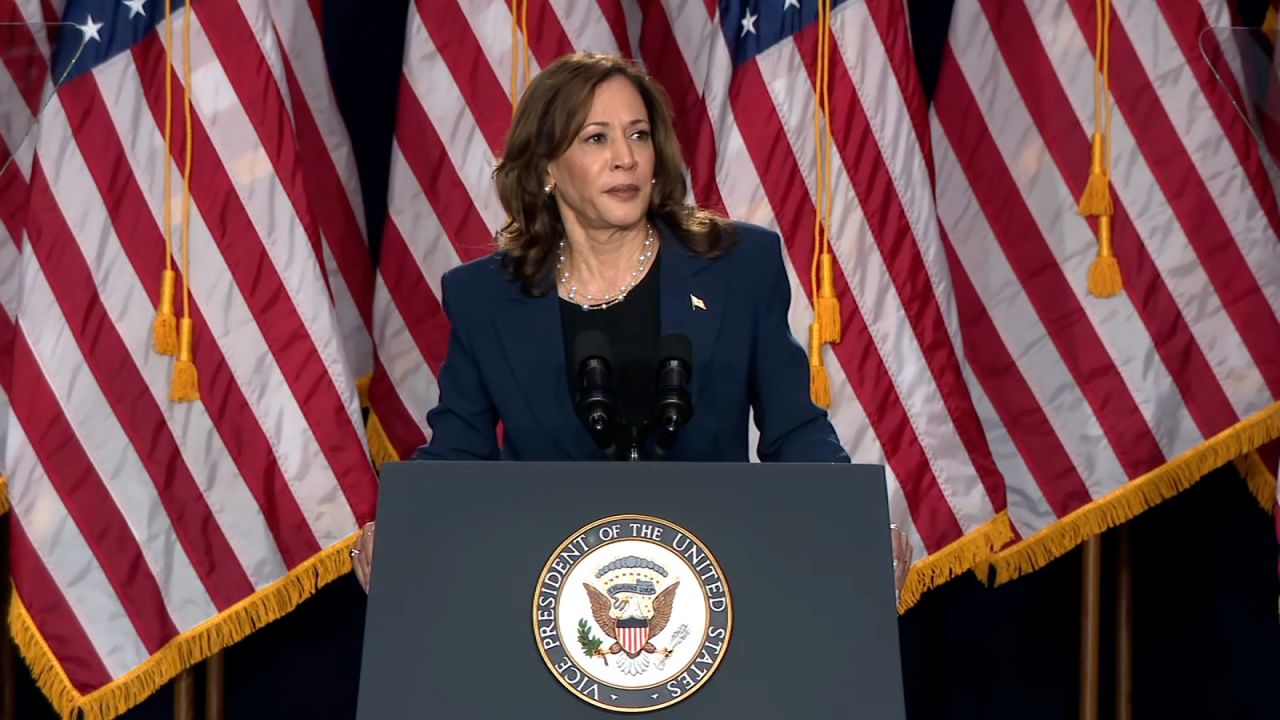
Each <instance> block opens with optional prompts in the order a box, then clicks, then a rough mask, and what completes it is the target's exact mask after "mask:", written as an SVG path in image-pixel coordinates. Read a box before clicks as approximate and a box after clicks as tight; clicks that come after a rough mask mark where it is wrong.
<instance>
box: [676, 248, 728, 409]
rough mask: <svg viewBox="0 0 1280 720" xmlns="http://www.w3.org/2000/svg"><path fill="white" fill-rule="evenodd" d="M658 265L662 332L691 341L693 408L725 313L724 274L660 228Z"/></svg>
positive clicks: (703, 384) (702, 385)
mask: <svg viewBox="0 0 1280 720" xmlns="http://www.w3.org/2000/svg"><path fill="white" fill-rule="evenodd" d="M662 253H663V256H662V265H661V275H662V277H661V278H660V280H661V292H662V303H661V304H662V332H663V334H666V333H683V334H685V335H687V336H688V337H689V340H690V341H692V343H693V359H694V367H693V389H692V392H693V396H694V407H695V408H696V407H697V406H698V402H697V399H698V395H699V391H700V389H701V388H702V387H704V386H705V384H706V383H705V379H706V374H707V372H709V371H710V364H709V361H710V359H711V357H712V356H713V355H714V349H715V343H716V335H717V334H718V332H719V330H720V318H721V317H722V316H723V313H724V304H725V298H726V294H725V284H724V283H725V279H724V278H723V277H722V275H723V273H712V272H706V270H707V269H708V268H710V267H711V265H712V261H711V260H708V259H707V258H705V257H703V256H701V255H698V254H697V253H695V252H693V251H692V250H690V249H689V248H687V247H685V245H684V243H682V242H680V241H679V240H676V239H675V238H674V237H672V236H671V235H670V233H668V232H667V231H666V228H663V238H662Z"/></svg>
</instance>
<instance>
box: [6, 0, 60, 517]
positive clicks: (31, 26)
mask: <svg viewBox="0 0 1280 720" xmlns="http://www.w3.org/2000/svg"><path fill="white" fill-rule="evenodd" d="M62 4H63V2H62V0H52V2H41V0H0V493H3V491H4V483H3V480H4V464H3V460H2V458H3V456H4V445H5V425H6V422H5V419H6V418H7V417H8V415H9V378H10V374H11V371H10V363H11V358H12V357H13V327H14V316H15V314H16V313H17V308H18V288H19V279H20V274H19V267H18V253H19V252H20V251H21V248H22V228H23V225H24V224H25V222H26V196H27V181H28V179H29V177H30V175H31V150H32V147H33V145H32V143H30V142H27V139H28V137H29V135H30V133H31V130H32V128H33V127H34V126H35V118H36V115H37V114H38V113H39V110H40V104H41V101H42V100H43V99H44V97H45V96H46V94H47V92H48V89H47V88H48V85H49V56H50V51H51V48H52V46H53V41H54V37H55V36H56V29H57V24H56V22H57V20H58V17H59V13H60V12H61V8H62ZM7 503H8V499H7V494H5V496H4V497H0V508H7V507H8V504H7Z"/></svg>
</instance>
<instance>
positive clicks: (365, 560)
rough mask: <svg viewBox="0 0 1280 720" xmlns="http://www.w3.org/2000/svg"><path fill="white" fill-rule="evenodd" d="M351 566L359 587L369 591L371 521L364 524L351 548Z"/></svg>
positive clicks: (371, 541)
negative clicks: (354, 544)
mask: <svg viewBox="0 0 1280 720" xmlns="http://www.w3.org/2000/svg"><path fill="white" fill-rule="evenodd" d="M351 568H352V569H353V570H354V571H355V573H356V580H359V581H360V587H362V588H364V591H365V592H366V593H367V592H369V578H371V577H372V576H373V523H366V524H365V526H364V529H363V530H362V531H361V533H360V537H359V539H357V540H356V546H355V547H353V548H351Z"/></svg>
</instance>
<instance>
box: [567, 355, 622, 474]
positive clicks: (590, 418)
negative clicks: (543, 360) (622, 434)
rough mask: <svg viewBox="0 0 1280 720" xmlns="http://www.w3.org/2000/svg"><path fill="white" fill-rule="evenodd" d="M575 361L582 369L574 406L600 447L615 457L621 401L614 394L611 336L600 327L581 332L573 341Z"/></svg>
mask: <svg viewBox="0 0 1280 720" xmlns="http://www.w3.org/2000/svg"><path fill="white" fill-rule="evenodd" d="M573 364H574V366H575V367H576V368H578V387H577V392H576V393H575V400H574V409H575V410H576V411H577V413H578V419H579V420H581V421H582V424H583V425H586V427H587V432H588V433H590V434H591V439H592V440H593V441H595V444H596V447H598V448H600V449H601V450H604V451H605V453H606V454H607V455H608V456H609V457H610V458H612V457H613V455H614V452H615V450H614V447H613V444H614V439H613V426H614V421H615V418H616V417H617V401H616V400H615V399H614V394H613V353H612V352H611V351H610V350H609V339H608V338H606V337H605V336H604V333H602V332H600V331H598V330H588V331H586V332H583V333H579V334H578V337H576V338H574V341H573Z"/></svg>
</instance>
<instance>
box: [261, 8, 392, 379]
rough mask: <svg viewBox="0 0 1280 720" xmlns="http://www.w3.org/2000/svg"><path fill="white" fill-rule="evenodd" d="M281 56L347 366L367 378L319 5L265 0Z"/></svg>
mask: <svg viewBox="0 0 1280 720" xmlns="http://www.w3.org/2000/svg"><path fill="white" fill-rule="evenodd" d="M267 4H268V5H269V6H270V8H271V17H272V21H273V23H274V25H275V30H276V34H277V35H278V36H279V40H280V46H281V49H282V50H283V60H284V72H285V76H286V77H285V90H286V92H285V93H284V94H285V97H286V99H287V101H288V103H289V107H290V110H291V113H292V116H293V128H294V132H295V134H296V135H297V143H298V150H299V165H300V168H301V171H302V177H303V181H304V183H305V187H306V191H307V197H308V199H309V200H310V207H311V211H312V212H313V213H314V214H315V222H316V225H317V227H318V228H319V230H320V236H321V237H322V238H323V240H324V242H323V245H322V246H321V247H322V252H323V255H324V268H325V273H326V277H327V278H328V281H329V289H330V292H331V294H332V296H333V302H334V307H335V308H336V309H337V312H338V325H339V328H340V330H341V337H342V342H343V346H344V348H345V349H346V356H347V363H348V365H349V366H350V368H351V372H352V374H354V375H355V377H357V378H362V377H364V376H366V375H368V374H370V373H371V372H373V340H372V338H371V336H370V333H371V332H372V329H373V263H372V262H371V260H370V257H369V243H368V240H367V233H366V232H365V227H364V202H363V200H362V199H361V196H360V180H359V177H358V175H357V173H356V161H355V154H354V153H353V152H352V148H351V140H350V138H349V137H348V136H347V128H346V124H345V123H344V122H343V120H342V116H341V115H340V114H339V113H338V104H337V99H336V98H335V97H334V94H333V88H332V86H331V85H330V83H329V72H328V65H327V63H326V62H325V57H324V45H323V41H322V37H321V28H322V22H321V21H322V16H323V13H322V10H321V3H320V2H319V0H308V1H307V2H302V1H301V0H269V2H268V3H267Z"/></svg>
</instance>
